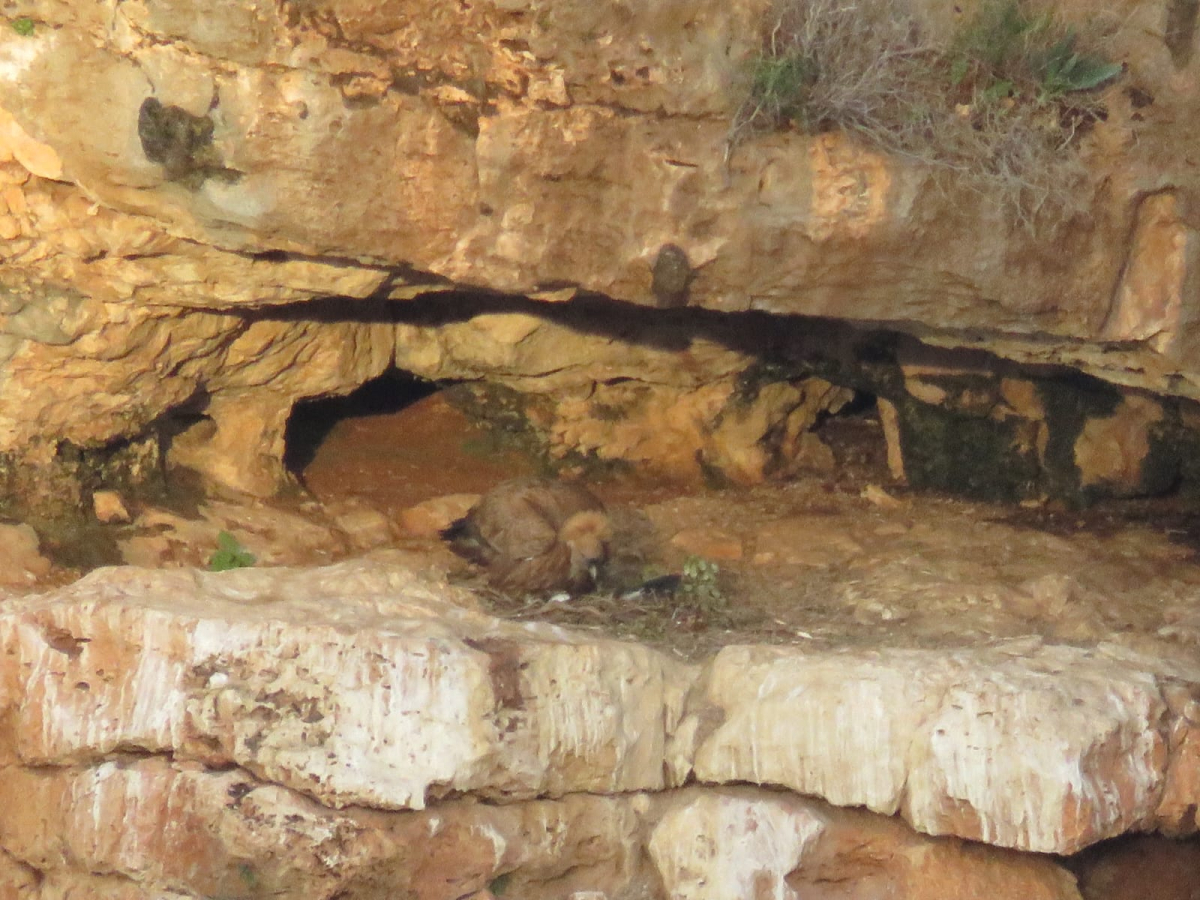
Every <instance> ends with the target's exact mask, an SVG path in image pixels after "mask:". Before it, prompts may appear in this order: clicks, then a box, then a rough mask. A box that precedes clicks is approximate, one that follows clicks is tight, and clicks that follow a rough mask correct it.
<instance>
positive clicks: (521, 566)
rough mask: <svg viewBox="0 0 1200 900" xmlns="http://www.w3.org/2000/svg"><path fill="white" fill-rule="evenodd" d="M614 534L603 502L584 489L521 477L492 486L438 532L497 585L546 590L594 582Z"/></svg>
mask: <svg viewBox="0 0 1200 900" xmlns="http://www.w3.org/2000/svg"><path fill="white" fill-rule="evenodd" d="M611 531H612V529H611V525H610V523H609V520H608V515H607V513H606V512H605V510H604V504H602V503H601V502H600V501H599V500H598V499H597V498H596V496H595V495H594V494H592V492H591V491H589V490H587V489H586V488H584V487H581V486H579V485H576V484H570V483H568V482H565V481H556V480H554V479H551V478H516V479H513V480H512V481H506V482H504V483H502V484H499V485H497V486H496V487H494V488H493V489H492V490H490V491H489V492H488V493H487V494H485V495H484V496H483V497H482V498H481V499H480V501H479V502H478V503H476V504H475V505H474V506H473V507H471V509H470V510H469V511H468V512H467V514H466V515H465V516H463V517H462V518H461V519H458V520H457V521H455V522H453V523H451V525H450V527H448V528H446V529H445V530H444V531H442V533H441V534H442V537H443V538H444V539H445V540H446V541H448V542H449V544H450V547H451V549H452V550H454V552H455V553H457V554H458V555H459V556H462V557H464V558H466V559H469V560H470V561H471V562H474V563H476V564H477V565H479V566H481V567H482V568H483V570H484V572H485V574H486V576H487V580H488V582H489V583H490V584H491V585H492V587H494V588H496V589H497V590H499V591H503V592H505V593H512V594H522V593H523V594H546V593H555V592H558V591H567V592H570V593H580V592H583V591H587V590H588V589H590V588H591V587H593V586H594V584H595V579H596V573H597V569H598V568H599V567H600V566H601V565H602V564H603V563H604V561H605V560H606V559H607V557H608V546H609V541H610V540H611V537H612V534H611Z"/></svg>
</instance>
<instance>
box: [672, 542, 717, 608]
mask: <svg viewBox="0 0 1200 900" xmlns="http://www.w3.org/2000/svg"><path fill="white" fill-rule="evenodd" d="M720 578H721V567H720V566H719V565H717V564H716V563H715V562H713V561H712V560H708V559H704V558H703V557H701V556H689V557H688V558H687V559H686V560H684V563H683V578H682V579H681V580H680V582H679V594H680V598H681V599H682V600H685V601H686V602H688V603H689V605H691V606H693V607H694V608H695V610H696V611H697V612H698V613H701V614H703V615H706V616H712V615H714V614H718V613H722V612H724V611H725V607H726V605H727V604H728V600H727V599H726V597H725V594H724V592H723V591H722V590H721V583H720Z"/></svg>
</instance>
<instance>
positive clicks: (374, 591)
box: [0, 554, 1200, 900]
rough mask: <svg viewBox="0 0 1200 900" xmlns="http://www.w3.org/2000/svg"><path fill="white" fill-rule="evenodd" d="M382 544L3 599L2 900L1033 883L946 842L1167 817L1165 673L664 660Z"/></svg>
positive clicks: (1191, 797)
mask: <svg viewBox="0 0 1200 900" xmlns="http://www.w3.org/2000/svg"><path fill="white" fill-rule="evenodd" d="M401 559H402V558H401V557H395V556H390V555H388V554H382V555H377V556H375V557H372V558H368V559H364V560H360V561H356V562H348V563H343V564H339V565H334V566H329V567H325V568H318V569H309V570H294V569H270V568H257V569H242V570H236V571H231V572H225V573H204V572H196V571H190V570H174V571H151V570H139V569H132V568H122V569H108V570H100V571H97V572H95V573H93V574H92V575H90V576H88V577H86V578H84V579H82V580H80V581H79V582H77V583H75V584H73V585H70V586H68V587H65V588H62V589H59V590H56V591H51V592H49V593H47V594H43V595H41V596H37V597H27V598H24V599H15V598H9V599H7V600H5V602H4V606H3V609H2V610H0V650H2V653H3V656H2V658H3V660H4V665H3V667H2V668H0V676H2V678H3V680H2V681H0V704H2V707H3V708H2V713H3V715H2V718H0V722H2V723H3V727H2V728H0V752H2V757H0V761H2V763H3V765H4V767H5V777H4V778H3V779H0V805H3V806H4V807H5V808H9V809H19V810H21V812H20V814H18V815H11V816H7V817H5V818H4V820H3V821H0V847H2V848H3V849H4V851H5V852H6V853H7V854H8V857H6V858H5V859H6V863H5V864H6V865H10V867H11V868H12V873H11V875H12V881H11V883H12V884H15V885H19V884H22V883H24V884H26V888H22V890H26V894H24V895H21V894H18V895H17V896H28V897H34V898H38V900H43V898H45V900H49V898H50V897H57V896H70V893H69V891H70V890H78V891H81V892H83V894H84V895H87V894H88V892H89V891H91V892H92V895H94V896H113V897H129V898H135V897H136V898H140V897H148V896H161V894H155V893H153V892H154V891H162V890H168V891H174V892H176V893H178V894H179V895H180V896H184V897H211V896H242V895H247V896H249V895H255V894H256V892H258V893H261V892H264V891H267V892H277V895H278V896H284V897H289V896H294V897H297V898H300V897H317V898H320V897H333V896H344V897H351V898H370V897H376V896H379V897H383V896H389V894H388V893H387V892H388V891H393V892H394V891H395V890H399V889H403V890H407V891H409V892H410V893H411V894H412V895H413V896H416V897H428V898H435V897H444V896H451V895H452V896H462V895H465V894H469V893H471V892H472V891H481V890H485V889H487V888H488V886H489V885H493V886H495V885H496V884H500V885H504V884H511V885H512V886H513V888H514V889H519V890H520V891H521V895H522V896H530V897H543V896H545V897H550V896H560V897H561V896H564V894H563V893H562V891H563V890H564V885H565V886H567V887H569V889H570V890H582V891H587V890H591V891H602V892H608V895H609V896H672V897H696V898H700V897H704V898H709V897H711V898H730V900H733V898H740V897H745V896H750V895H751V893H753V892H755V891H760V890H767V891H769V892H770V893H769V895H770V896H783V897H790V896H796V897H800V896H805V895H806V893H805V890H806V889H805V885H813V884H818V883H827V882H828V881H829V880H830V879H836V880H842V881H844V882H846V883H848V884H856V885H858V886H859V887H861V888H862V889H863V890H866V889H867V887H866V886H872V887H871V889H872V890H874V889H876V888H878V886H879V885H883V884H886V885H890V886H891V888H890V889H891V890H894V891H897V892H898V893H897V896H905V897H914V898H916V897H930V898H932V897H937V896H948V895H950V893H954V892H957V891H964V892H969V891H970V890H974V891H985V889H986V892H989V893H990V892H991V891H992V890H993V887H998V886H999V885H1004V884H1006V885H1009V886H1016V887H1017V888H1019V890H1016V888H1013V890H1014V891H1015V893H1014V894H1013V896H1018V895H1020V896H1035V897H1045V898H1064V900H1066V898H1072V897H1075V896H1076V895H1075V894H1074V893H1073V890H1074V889H1073V887H1072V884H1071V881H1070V879H1069V878H1068V877H1067V876H1066V875H1065V874H1064V873H1063V872H1062V871H1061V870H1060V869H1058V867H1057V866H1056V865H1054V864H1052V863H1050V862H1048V861H1047V860H1044V859H1035V858H1030V857H1025V856H1021V855H1020V854H1011V853H1005V852H1000V851H997V850H991V849H986V848H975V847H971V846H969V845H966V844H963V843H962V842H961V841H960V840H957V839H962V838H966V839H969V840H971V841H981V842H985V843H988V844H994V845H1000V846H1002V847H1010V848H1015V849H1019V850H1035V851H1040V852H1054V853H1071V852H1073V851H1075V850H1078V849H1080V848H1082V847H1085V846H1087V845H1090V844H1093V843H1095V842H1097V841H1101V840H1103V839H1105V838H1107V837H1112V836H1116V835H1119V834H1122V833H1127V832H1130V831H1136V830H1143V829H1156V828H1162V829H1164V830H1167V831H1169V832H1170V833H1172V834H1188V833H1192V832H1194V831H1195V829H1196V822H1195V808H1196V806H1197V800H1198V798H1197V795H1196V785H1197V784H1200V778H1197V776H1196V771H1197V768H1198V767H1197V763H1196V759H1197V754H1196V752H1195V747H1196V745H1197V740H1196V737H1195V732H1196V724H1195V722H1196V716H1195V710H1194V709H1193V707H1194V706H1195V700H1194V697H1195V696H1197V695H1198V694H1200V689H1198V688H1197V687H1196V685H1197V684H1200V673H1197V672H1195V671H1193V670H1192V669H1190V668H1188V667H1187V666H1181V665H1178V664H1171V663H1168V662H1165V661H1162V660H1159V661H1153V660H1149V659H1148V658H1147V657H1144V656H1141V655H1139V654H1137V653H1135V652H1133V651H1131V650H1127V649H1123V648H1120V647H1117V646H1115V645H1106V646H1099V647H1095V648H1091V649H1087V648H1082V647H1076V646H1069V645H1063V644H1052V643H1046V642H1043V641H1036V640H1024V641H1013V640H1010V641H1004V642H996V643H994V644H992V645H990V646H977V647H974V648H962V649H958V650H952V651H947V650H940V651H932V650H920V649H907V650H906V649H899V648H896V649H890V650H888V649H884V650H863V649H858V650H854V649H849V648H847V649H843V650H840V651H837V650H821V651H818V650H808V651H806V650H804V649H803V648H801V647H796V646H791V647H747V646H733V647H729V648H727V649H725V650H724V651H722V652H721V653H719V654H718V655H717V656H716V657H715V658H714V659H712V660H710V661H708V662H706V663H704V664H703V665H685V664H682V663H678V662H675V661H673V660H671V659H669V658H668V657H666V656H665V655H663V654H661V653H658V652H656V651H653V650H650V649H647V648H645V647H641V646H638V645H636V644H631V643H623V642H618V641H613V640H610V639H604V638H601V637H597V636H595V635H586V634H583V633H572V632H568V631H566V630H563V629H559V628H555V627H552V626H548V625H535V624H529V623H526V624H515V623H506V622H501V621H499V620H496V619H494V618H492V617H490V616H488V615H485V614H484V613H482V612H480V611H478V608H477V606H476V604H475V602H474V601H473V599H472V598H471V597H470V595H469V594H465V593H462V592H460V591H457V590H455V589H453V588H449V587H447V586H446V585H445V584H444V583H443V582H441V581H439V580H438V579H436V578H434V577H430V576H422V575H419V574H416V573H415V572H414V571H413V570H411V569H410V568H408V567H407V566H406V565H405V564H403V563H402V562H401V561H400V560H401ZM689 777H692V778H694V779H695V780H697V781H698V782H699V784H697V785H693V786H692V787H689V788H687V789H685V790H682V791H673V790H671V788H673V787H674V786H677V785H680V784H682V783H683V782H684V781H685V780H686V779H688V778H689ZM728 783H738V784H740V785H745V784H746V783H758V784H760V785H762V786H763V788H762V789H759V788H748V787H736V788H732V789H731V788H726V787H721V786H722V785H724V784H728ZM458 795H466V796H462V797H458V799H450V797H452V796H454V797H457V796H458ZM800 795H804V797H803V798H802V797H801V796H800ZM814 798H822V799H823V800H827V801H828V802H829V803H832V804H834V805H835V806H836V807H866V808H867V809H869V810H872V811H874V813H878V814H882V815H884V816H893V815H894V814H896V813H898V814H899V816H898V818H896V817H894V818H892V819H890V820H884V819H882V818H880V817H879V816H876V815H873V814H871V813H867V812H862V811H851V810H846V809H836V808H834V807H831V806H827V805H826V804H825V803H823V802H819V801H818V800H817V799H814ZM480 800H487V801H489V802H487V803H480V802H479V801H480ZM901 819H903V820H906V821H907V822H908V823H909V824H911V825H912V826H913V828H915V829H916V832H924V833H925V834H926V835H943V836H945V837H943V838H931V837H928V836H920V835H918V834H917V833H915V832H914V831H912V830H910V829H909V828H908V827H907V826H905V825H904V824H903V823H902V822H901V821H900V820H901ZM949 838H954V839H955V840H949ZM284 848H286V850H285V849H284ZM413 848H420V850H419V852H414V849H413ZM646 853H648V854H649V855H648V856H647V855H645V854H646ZM646 860H649V861H651V863H652V866H653V869H652V870H651V869H646V868H645V867H644V866H645V862H646ZM29 871H36V872H40V873H44V874H43V875H42V876H38V877H37V878H34V879H32V880H30V879H29V878H25V874H26V873H28V872H29ZM22 878H25V881H24V882H22V880H21V879H22ZM39 879H40V880H39ZM497 879H507V881H501V882H497ZM35 882H36V884H35ZM71 885H73V887H70V886H71ZM656 885H660V886H661V887H656ZM660 890H661V891H664V892H665V893H662V894H660V893H656V891H660ZM55 891H59V893H55ZM554 891H558V893H554ZM639 891H640V892H642V893H641V894H639V893H638V892H639ZM748 891H749V892H750V893H748ZM339 892H340V893H339ZM939 892H940V893H939ZM947 892H950V893H947ZM568 893H569V891H568Z"/></svg>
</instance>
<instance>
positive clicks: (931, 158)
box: [730, 0, 1121, 224]
mask: <svg viewBox="0 0 1200 900" xmlns="http://www.w3.org/2000/svg"><path fill="white" fill-rule="evenodd" d="M1120 72H1121V67H1120V66H1119V65H1117V64H1115V63H1112V62H1110V61H1108V60H1106V59H1104V58H1103V56H1102V55H1101V54H1100V53H1099V51H1098V50H1097V49H1096V48H1095V47H1094V46H1091V45H1090V44H1089V41H1088V40H1085V38H1084V36H1083V35H1082V34H1081V33H1080V32H1079V31H1077V30H1076V29H1072V28H1069V27H1066V26H1064V25H1062V24H1061V23H1059V22H1058V21H1057V20H1055V19H1054V18H1053V17H1051V16H1050V15H1049V14H1045V13H1042V14H1037V15H1035V14H1032V13H1031V12H1029V11H1028V9H1027V7H1026V5H1025V3H1024V2H1023V0H983V2H982V4H981V5H980V7H979V8H978V10H977V11H976V13H975V15H974V16H973V17H971V18H969V19H967V20H966V21H965V22H964V24H963V25H962V26H961V27H960V28H959V30H958V32H957V33H956V34H955V35H954V36H953V38H952V39H950V40H949V41H944V42H941V43H938V42H934V41H932V40H930V39H929V38H927V37H926V36H925V34H924V33H923V30H922V28H921V27H920V24H919V23H918V21H917V20H916V18H915V17H914V16H913V15H912V14H910V13H909V12H907V11H906V8H905V6H904V5H903V4H902V3H895V2H892V0H777V3H776V6H775V10H774V13H773V17H772V20H771V24H770V27H769V28H768V29H767V33H766V36H765V38H764V41H763V49H762V52H761V53H760V54H759V55H758V56H757V58H756V59H755V60H754V61H753V64H752V66H751V68H750V71H749V73H748V75H747V79H746V87H745V90H746V100H745V102H744V103H743V105H742V107H741V109H740V110H739V112H738V114H737V115H736V117H735V120H734V123H733V128H732V131H731V134H730V148H731V150H732V149H733V148H734V147H736V145H737V143H738V142H739V141H741V140H744V139H745V138H746V137H747V136H749V135H751V134H754V133H757V132H762V131H765V130H774V129H780V128H798V129H800V130H803V131H806V132H809V133H817V132H821V131H826V130H833V129H841V130H844V131H847V132H849V133H851V134H852V135H854V136H855V137H856V138H857V139H858V140H860V141H862V142H863V143H865V144H866V145H868V146H870V147H873V148H875V149H878V150H881V151H884V152H887V153H890V154H895V155H898V156H902V157H904V158H907V159H909V160H912V161H915V162H917V163H920V164H924V165H927V166H929V167H930V168H932V169H934V170H935V171H937V172H939V173H941V174H942V175H947V174H952V175H954V176H955V177H957V178H959V179H961V181H962V182H963V183H965V184H967V185H968V186H970V187H971V188H973V189H975V190H976V191H978V192H979V193H981V194H986V195H991V196H993V197H995V198H996V199H997V200H998V201H999V202H1000V203H1001V204H1002V205H1003V206H1004V207H1005V208H1006V209H1007V210H1008V211H1010V212H1012V213H1014V214H1015V216H1016V217H1017V218H1018V219H1020V220H1021V221H1024V222H1026V223H1027V224H1028V223H1031V222H1032V221H1033V219H1034V218H1035V217H1036V216H1037V215H1038V214H1039V212H1040V211H1041V210H1043V208H1046V207H1049V208H1052V209H1054V210H1055V211H1056V212H1058V213H1059V214H1070V213H1072V212H1075V211H1076V210H1077V209H1079V208H1081V206H1082V204H1083V202H1084V198H1083V197H1081V196H1080V194H1079V192H1078V191H1077V188H1078V186H1079V184H1080V183H1081V179H1082V175H1083V168H1082V164H1081V163H1080V161H1079V159H1078V155H1077V154H1076V152H1075V148H1076V144H1077V143H1078V138H1079V136H1080V135H1081V134H1082V133H1083V132H1084V131H1085V130H1086V129H1087V127H1089V126H1090V125H1091V124H1092V123H1093V122H1095V121H1096V120H1097V119H1098V118H1100V117H1102V116H1103V115H1104V110H1103V107H1102V104H1101V102H1100V100H1099V99H1098V98H1097V97H1096V96H1095V95H1094V93H1089V92H1092V91H1094V89H1096V88H1099V87H1101V86H1102V85H1104V84H1107V83H1108V82H1110V81H1112V80H1113V79H1114V78H1116V77H1117V75H1119V74H1120Z"/></svg>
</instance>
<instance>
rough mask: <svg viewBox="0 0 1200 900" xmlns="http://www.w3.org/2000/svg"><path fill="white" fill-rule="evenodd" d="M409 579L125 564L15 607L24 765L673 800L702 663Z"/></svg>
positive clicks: (303, 783) (344, 790)
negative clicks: (689, 690)
mask: <svg viewBox="0 0 1200 900" xmlns="http://www.w3.org/2000/svg"><path fill="white" fill-rule="evenodd" d="M447 591H448V589H447V588H445V586H444V585H442V586H440V587H439V586H438V585H436V584H434V583H431V582H428V581H425V580H422V579H421V578H419V577H418V576H415V575H413V574H412V573H411V572H409V571H407V570H404V569H395V568H391V569H389V568H387V567H380V566H378V565H372V564H369V563H358V564H354V563H347V564H342V565H337V566H331V567H329V568H325V569H318V570H314V571H304V570H279V569H276V570H271V569H240V570H236V571H231V572H224V573H206V572H192V571H178V570H176V571H149V570H138V569H109V570H101V571H98V572H96V573H94V574H92V575H90V576H88V577H86V578H84V579H82V580H81V581H79V582H77V583H76V584H75V585H72V586H71V587H69V588H66V589H64V590H62V591H60V592H56V593H51V594H48V595H44V596H43V597H41V598H39V599H37V600H34V601H30V602H25V603H21V604H14V605H11V606H9V607H8V608H6V609H5V610H4V613H3V616H2V617H0V646H3V647H4V648H5V652H6V653H7V654H9V656H8V657H7V658H8V659H9V660H10V662H9V664H8V665H6V666H5V667H4V671H3V673H2V674H3V679H4V680H3V682H2V683H3V693H2V695H0V697H2V701H3V705H4V707H5V708H6V709H8V710H9V714H10V715H12V716H14V717H15V718H14V723H15V725H14V728H13V732H12V735H11V739H12V741H13V743H14V748H15V754H16V757H17V758H18V759H19V760H21V761H22V762H23V763H26V764H36V765H62V764H66V763H74V762H84V761H87V760H93V759H97V758H99V757H102V756H104V755H106V754H108V753H112V752H114V751H115V750H118V749H122V750H140V751H144V752H149V753H170V754H173V755H174V756H176V757H177V758H181V759H186V758H195V759H202V760H204V761H206V762H208V763H210V764H214V765H226V764H236V765H239V766H242V767H244V768H246V769H247V770H249V771H251V772H253V773H255V774H256V775H258V776H259V777H261V778H264V779H266V780H270V781H274V782H276V783H278V784H281V785H284V786H287V787H290V788H293V789H295V790H298V791H302V792H304V793H307V794H309V795H310V796H312V797H314V798H317V799H318V800H320V801H322V802H323V803H326V804H328V805H332V806H338V807H341V806H347V805H356V804H357V805H365V806H374V807H379V808H383V809H403V808H421V807H422V806H424V804H425V803H426V802H427V800H428V799H430V798H431V797H435V796H439V795H442V794H445V793H448V792H472V793H480V794H485V795H488V796H497V797H533V796H538V795H543V794H550V795H560V794H564V793H568V792H579V791H593V792H597V793H605V792H621V791H633V790H658V789H662V788H663V787H665V786H666V782H665V780H664V775H663V767H662V758H663V753H664V746H665V741H666V735H667V733H668V732H669V731H670V730H671V728H672V727H673V723H674V722H675V721H677V719H678V717H679V715H680V711H681V704H682V695H683V691H684V690H685V689H686V686H687V684H688V683H689V681H690V670H689V668H688V667H687V666H684V665H681V664H678V663H674V662H671V661H670V660H667V659H665V658H664V657H662V656H660V655H659V654H657V653H655V652H654V651H652V650H649V649H647V648H644V647H640V646H637V645H633V644H622V643H617V642H613V641H596V640H586V639H582V638H579V637H572V636H571V635H569V634H567V633H565V632H561V631H558V630H556V629H551V628H544V627H543V628H539V627H536V626H518V625H508V624H505V623H501V622H499V621H497V620H495V619H492V618H490V617H488V616H484V615H482V614H479V613H474V612H471V611H469V610H465V609H461V608H457V607H455V606H454V605H453V603H452V602H449V601H447V600H446V599H445V597H446V596H447Z"/></svg>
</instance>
